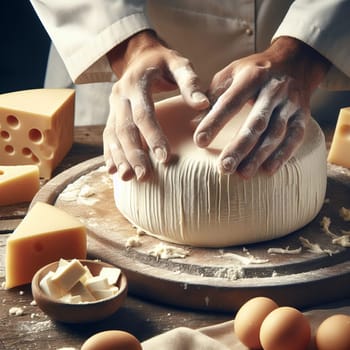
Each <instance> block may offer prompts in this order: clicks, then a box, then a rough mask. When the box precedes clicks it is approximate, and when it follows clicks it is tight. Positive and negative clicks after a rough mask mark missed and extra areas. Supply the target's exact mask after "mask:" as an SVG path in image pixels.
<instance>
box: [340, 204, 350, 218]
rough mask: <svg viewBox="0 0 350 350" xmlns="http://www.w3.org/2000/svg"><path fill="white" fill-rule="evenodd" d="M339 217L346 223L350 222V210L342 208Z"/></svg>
mask: <svg viewBox="0 0 350 350" xmlns="http://www.w3.org/2000/svg"><path fill="white" fill-rule="evenodd" d="M339 215H340V217H341V218H342V219H343V220H344V221H350V209H347V208H345V207H341V208H340V209H339Z"/></svg>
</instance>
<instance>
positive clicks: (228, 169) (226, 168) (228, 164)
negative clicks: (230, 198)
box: [221, 157, 237, 174]
mask: <svg viewBox="0 0 350 350" xmlns="http://www.w3.org/2000/svg"><path fill="white" fill-rule="evenodd" d="M236 167H237V162H236V161H235V160H234V159H233V158H232V157H226V158H224V159H223V160H222V161H221V170H222V172H223V173H226V174H232V173H233V172H234V171H235V169H236Z"/></svg>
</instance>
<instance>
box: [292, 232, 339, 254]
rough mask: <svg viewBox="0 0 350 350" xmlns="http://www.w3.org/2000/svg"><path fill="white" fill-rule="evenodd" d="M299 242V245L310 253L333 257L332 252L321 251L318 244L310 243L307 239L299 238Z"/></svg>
mask: <svg viewBox="0 0 350 350" xmlns="http://www.w3.org/2000/svg"><path fill="white" fill-rule="evenodd" d="M299 240H300V241H301V244H302V245H303V247H304V248H306V249H307V250H308V251H309V252H310V253H315V254H328V255H330V256H332V255H333V252H332V251H331V250H329V249H322V248H321V247H320V245H319V244H317V243H311V242H310V241H309V240H308V239H307V238H304V237H301V236H300V237H299Z"/></svg>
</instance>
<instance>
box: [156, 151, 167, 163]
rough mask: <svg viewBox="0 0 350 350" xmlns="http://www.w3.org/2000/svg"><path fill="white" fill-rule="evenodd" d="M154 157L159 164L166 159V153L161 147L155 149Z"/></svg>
mask: <svg viewBox="0 0 350 350" xmlns="http://www.w3.org/2000/svg"><path fill="white" fill-rule="evenodd" d="M154 155H155V157H156V159H157V160H158V162H161V163H163V162H165V161H166V159H167V152H166V151H165V149H163V148H161V147H157V148H155V150H154Z"/></svg>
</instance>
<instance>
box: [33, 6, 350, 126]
mask: <svg viewBox="0 0 350 350" xmlns="http://www.w3.org/2000/svg"><path fill="white" fill-rule="evenodd" d="M31 2H32V4H33V6H34V8H35V10H36V12H37V13H38V15H39V17H40V19H41V21H42V22H43V24H44V26H45V28H46V30H47V31H48V33H49V35H50V37H51V38H52V40H53V43H54V45H55V47H56V48H57V50H58V52H59V55H60V56H61V58H62V60H63V62H64V64H63V63H62V61H61V60H60V58H59V56H58V55H57V53H56V51H55V50H54V49H53V50H51V53H50V56H49V64H48V68H47V77H46V86H47V87H60V86H67V85H68V84H70V82H71V81H73V82H74V83H76V84H86V83H96V82H99V84H87V85H77V86H76V88H77V104H76V105H77V113H76V124H78V125H79V124H101V123H104V122H105V120H106V117H107V115H108V109H109V106H108V95H109V93H110V88H111V82H113V81H115V80H116V79H117V77H115V76H114V74H113V72H112V71H111V68H110V66H109V64H108V60H107V58H106V53H107V52H108V51H109V50H111V49H112V48H113V47H114V46H116V45H117V44H119V43H120V42H122V41H123V40H125V39H126V38H128V37H130V36H131V35H132V34H134V33H136V32H138V31H140V30H143V29H147V28H153V29H155V30H156V31H157V33H158V34H159V36H161V37H162V38H163V39H164V40H165V41H166V42H167V43H168V44H169V46H170V47H172V48H174V49H176V50H178V51H179V52H180V53H181V54H182V55H184V56H185V57H188V58H189V59H190V60H191V62H192V63H193V66H194V68H195V71H196V73H197V74H198V75H199V76H200V79H201V82H202V85H203V88H204V89H205V88H206V87H207V86H208V84H209V82H210V80H211V78H212V77H213V74H215V73H216V72H217V71H218V70H220V69H222V68H223V67H224V66H226V65H227V64H228V63H230V62H231V61H233V60H235V59H237V58H240V57H243V56H246V55H249V54H252V53H254V52H257V51H262V50H263V49H265V48H266V47H267V46H268V45H269V44H270V42H271V39H272V38H277V37H278V36H282V35H287V36H291V37H295V38H297V39H299V40H302V41H304V42H306V43H307V44H308V45H310V46H311V47H313V48H314V49H316V50H318V51H319V52H320V53H321V54H323V55H324V56H325V57H327V58H328V59H329V60H330V61H331V62H332V64H333V66H332V68H331V69H330V71H329V73H328V74H327V77H326V79H325V81H324V85H325V86H326V87H328V88H330V89H349V90H350V64H349V63H348V62H349V60H348V57H350V45H349V44H348V42H349V40H350V27H349V26H348V23H347V21H348V20H347V17H348V14H350V1H349V0H296V1H292V0H282V1H276V0H255V1H254V0H220V1H216V0H148V1H141V0H98V1H96V0H74V1H71V0H60V1H52V0H31ZM64 66H65V67H66V68H67V71H68V72H69V74H67V72H65V73H64V70H63V68H64ZM102 82H103V83H102ZM347 96H349V97H348V98H349V99H348V101H349V103H350V94H347ZM320 101H323V103H324V101H325V96H324V93H322V97H321V99H320ZM333 117H334V116H333Z"/></svg>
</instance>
